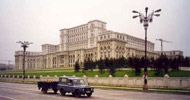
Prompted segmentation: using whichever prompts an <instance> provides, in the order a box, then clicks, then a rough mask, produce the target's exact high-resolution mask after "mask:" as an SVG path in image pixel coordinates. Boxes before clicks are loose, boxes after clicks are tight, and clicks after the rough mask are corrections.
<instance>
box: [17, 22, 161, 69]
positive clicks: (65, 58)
mask: <svg viewBox="0 0 190 100" xmlns="http://www.w3.org/2000/svg"><path fill="white" fill-rule="evenodd" d="M144 45H145V41H144V40H143V39H141V38H137V37H134V36H131V35H128V34H125V33H119V32H114V31H110V30H107V29H106V23H105V22H103V21H100V20H93V21H89V22H88V23H86V24H83V25H79V26H76V27H72V28H67V29H61V30H60V44H58V45H52V44H43V45H42V52H29V51H27V54H26V61H25V62H26V69H33V68H54V67H72V66H74V64H75V62H76V61H79V62H81V63H82V62H84V60H85V59H88V58H90V59H92V60H99V59H100V58H102V59H105V58H119V57H122V56H123V57H125V58H128V57H143V56H144V49H145V48H144ZM147 56H148V57H153V58H157V57H158V56H159V55H158V54H157V53H155V52H154V43H152V42H150V41H147ZM22 57H23V52H22V51H16V53H15V62H16V64H15V68H16V69H22Z"/></svg>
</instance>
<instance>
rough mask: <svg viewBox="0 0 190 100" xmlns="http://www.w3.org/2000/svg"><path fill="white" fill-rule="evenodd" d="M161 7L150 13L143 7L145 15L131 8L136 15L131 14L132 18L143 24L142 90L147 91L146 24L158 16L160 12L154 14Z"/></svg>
mask: <svg viewBox="0 0 190 100" xmlns="http://www.w3.org/2000/svg"><path fill="white" fill-rule="evenodd" d="M160 11H161V9H158V10H156V11H153V12H152V13H150V14H149V15H147V13H148V7H146V8H145V16H144V14H142V13H140V12H138V11H135V10H133V11H132V12H133V13H136V14H138V15H135V16H133V18H137V17H139V18H140V23H143V26H144V30H145V67H144V86H143V91H147V90H148V86H147V77H148V71H147V29H148V25H149V23H150V22H152V21H153V16H157V17H159V16H160V14H156V13H158V12H160Z"/></svg>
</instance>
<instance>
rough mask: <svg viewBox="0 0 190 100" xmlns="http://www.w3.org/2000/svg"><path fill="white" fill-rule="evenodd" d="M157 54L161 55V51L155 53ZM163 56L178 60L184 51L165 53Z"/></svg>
mask: <svg viewBox="0 0 190 100" xmlns="http://www.w3.org/2000/svg"><path fill="white" fill-rule="evenodd" d="M155 52H156V53H157V54H159V55H161V51H155ZM162 54H163V55H166V56H167V57H168V58H177V57H179V56H183V51H180V50H172V51H163V52H162Z"/></svg>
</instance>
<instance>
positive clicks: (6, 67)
mask: <svg viewBox="0 0 190 100" xmlns="http://www.w3.org/2000/svg"><path fill="white" fill-rule="evenodd" d="M13 68H14V65H13V64H3V63H0V70H12V69H13Z"/></svg>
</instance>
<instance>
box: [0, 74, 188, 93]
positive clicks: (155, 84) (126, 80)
mask: <svg viewBox="0 0 190 100" xmlns="http://www.w3.org/2000/svg"><path fill="white" fill-rule="evenodd" d="M22 77H23V76H19V75H17V76H14V75H13V76H11V75H0V80H2V81H12V82H17V81H18V82H19V81H22ZM82 78H83V79H85V80H86V79H88V82H89V84H90V85H105V86H123V87H142V86H143V84H144V77H128V76H127V75H125V76H124V77H112V76H111V75H109V77H98V75H95V77H86V76H85V75H84V76H83V77H82ZM25 81H26V82H38V81H58V77H57V76H56V75H55V76H54V77H50V76H42V75H40V77H36V76H35V75H34V76H27V77H26V78H25ZM148 87H149V88H172V89H185V90H190V78H189V77H169V76H168V75H165V76H164V77H149V78H148Z"/></svg>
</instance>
